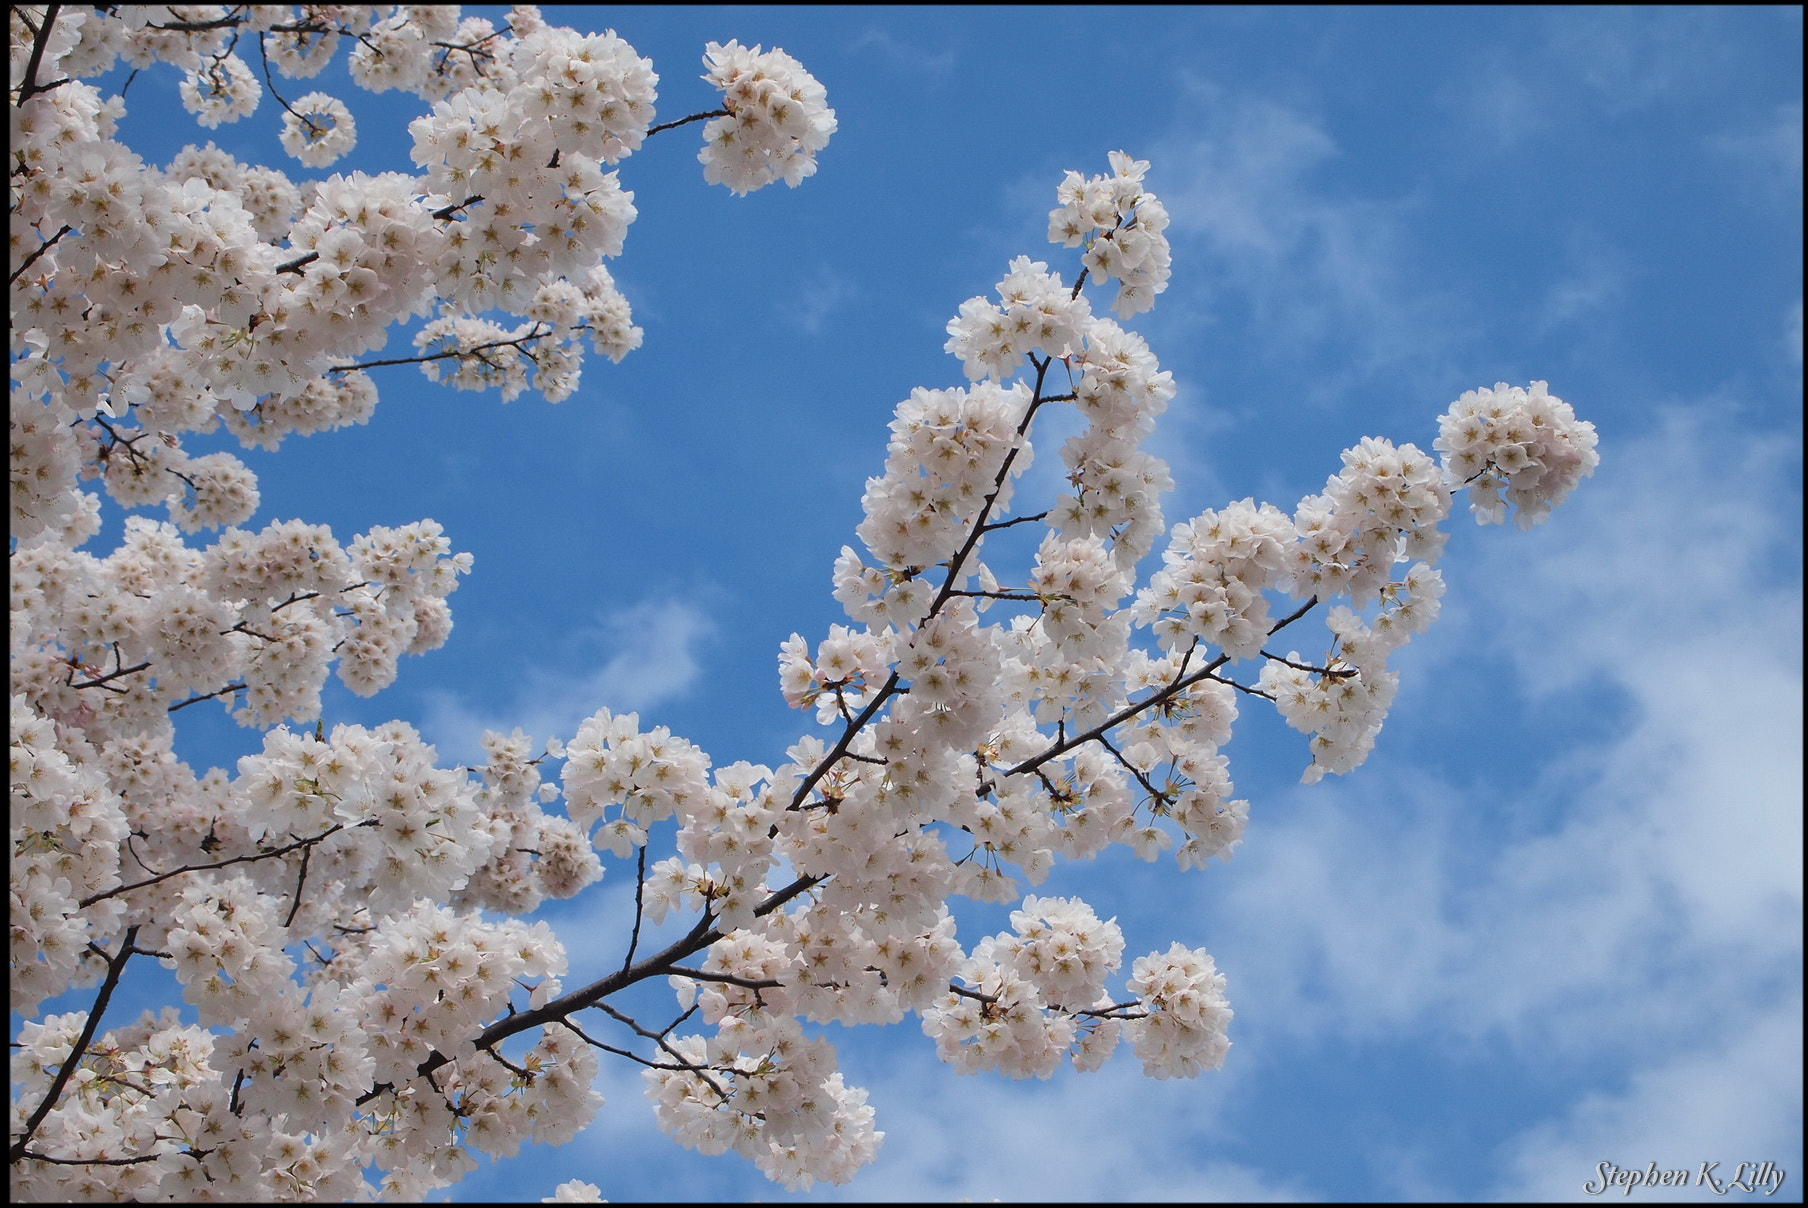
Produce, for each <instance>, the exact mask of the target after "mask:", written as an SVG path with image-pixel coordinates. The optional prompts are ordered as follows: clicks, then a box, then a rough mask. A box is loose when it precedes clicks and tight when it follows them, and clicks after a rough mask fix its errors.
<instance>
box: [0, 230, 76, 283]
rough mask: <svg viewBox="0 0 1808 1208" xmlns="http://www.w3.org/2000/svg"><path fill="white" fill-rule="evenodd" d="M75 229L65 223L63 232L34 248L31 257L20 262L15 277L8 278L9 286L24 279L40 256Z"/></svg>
mask: <svg viewBox="0 0 1808 1208" xmlns="http://www.w3.org/2000/svg"><path fill="white" fill-rule="evenodd" d="M74 229H75V228H74V227H72V226H70V225H69V224H68V223H66V222H65V223H64V224H63V229H62V230H60V231H58V232H57V233H56V234H54V235H52V236H51V237H50V238H48V239H46V240H45V241H44V242H43V243H40V244H39V245H38V246H37V247H36V248H34V249H33V250H32V253H31V255H29V256H27V257H25V259H23V260H21V261H20V262H19V267H18V268H16V269H14V270H13V275H12V276H11V277H9V278H7V282H6V283H7V284H8V285H14V284H17V283H18V280H19V278H20V277H23V276H24V275H25V270H26V269H28V268H30V267H31V266H32V265H34V264H36V263H37V261H38V257H39V256H42V255H43V254H44V253H45V252H48V251H49V250H50V249H51V247H52V246H53V245H55V243H56V241H57V240H59V239H61V238H62V237H63V236H65V235H67V234H68V233H69V232H70V231H73V230H74Z"/></svg>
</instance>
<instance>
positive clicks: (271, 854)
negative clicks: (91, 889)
mask: <svg viewBox="0 0 1808 1208" xmlns="http://www.w3.org/2000/svg"><path fill="white" fill-rule="evenodd" d="M376 824H377V820H376V819H375V818H366V819H365V820H364V821H362V822H354V823H352V824H351V825H352V826H375V825H376ZM345 829H347V828H346V824H345V823H343V822H338V823H335V824H334V825H333V826H332V828H331V829H330V830H325V831H322V832H321V833H320V834H318V835H313V836H311V837H309V838H306V839H297V840H295V842H293V843H291V844H289V845H288V846H286V847H279V848H276V849H274V850H272V851H260V852H255V853H253V854H252V855H249V856H234V857H232V858H231V859H230V860H221V861H219V862H217V863H214V864H185V865H183V866H182V867H181V868H175V869H171V870H170V871H169V872H160V873H158V874H157V875H156V876H154V877H150V878H148V879H146V880H143V881H134V882H133V883H132V884H130V885H120V886H118V887H116V888H113V889H109V890H106V891H104V892H102V893H96V894H90V895H88V896H87V897H85V898H83V899H82V900H81V901H80V902H79V903H77V905H79V906H80V907H82V908H83V909H84V910H85V909H87V908H88V907H89V906H92V905H94V903H96V902H100V901H105V900H106V899H107V898H112V897H117V896H119V895H120V894H122V893H131V892H132V891H133V890H134V889H143V888H145V887H146V886H149V885H155V884H157V883H158V882H159V881H167V880H169V879H170V878H171V877H179V876H181V875H183V874H184V873H190V872H208V871H210V870H212V869H215V868H230V867H231V866H232V865H234V864H250V863H253V862H255V861H258V860H271V859H275V858H276V857H277V856H286V855H288V854H289V853H290V852H292V851H294V850H296V849H297V848H302V847H309V846H311V845H313V844H315V843H319V842H320V841H321V840H323V839H330V838H331V837H332V836H334V835H336V834H338V833H339V832H340V831H342V830H345ZM298 888H299V887H298ZM291 917H293V916H291Z"/></svg>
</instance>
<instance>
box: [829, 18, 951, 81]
mask: <svg viewBox="0 0 1808 1208" xmlns="http://www.w3.org/2000/svg"><path fill="white" fill-rule="evenodd" d="M869 47H870V48H871V49H873V50H876V51H878V52H879V54H880V56H881V57H883V58H885V59H889V60H890V61H891V63H892V65H893V66H894V67H897V68H899V69H901V70H903V71H905V72H907V73H909V74H912V75H919V76H927V77H929V78H931V79H935V80H942V79H946V78H947V77H948V75H949V73H950V72H952V71H953V70H954V64H955V62H956V61H957V59H958V58H959V56H958V55H957V54H956V52H955V50H954V48H953V47H948V48H946V49H943V50H938V51H927V50H924V49H923V48H922V47H920V46H913V45H911V44H909V43H907V42H903V41H900V40H899V39H898V38H895V37H893V36H892V35H891V34H890V33H889V32H888V31H886V30H883V29H880V28H879V27H878V26H876V25H875V26H871V27H869V28H868V29H867V30H866V32H865V33H863V34H861V35H860V37H859V38H858V39H857V40H856V41H855V42H854V44H853V46H852V47H850V49H852V50H865V49H867V48H869Z"/></svg>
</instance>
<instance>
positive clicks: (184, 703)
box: [165, 682, 247, 713]
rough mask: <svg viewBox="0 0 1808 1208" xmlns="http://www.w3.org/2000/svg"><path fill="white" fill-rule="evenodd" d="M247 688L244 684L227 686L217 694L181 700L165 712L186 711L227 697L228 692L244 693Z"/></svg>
mask: <svg viewBox="0 0 1808 1208" xmlns="http://www.w3.org/2000/svg"><path fill="white" fill-rule="evenodd" d="M246 687H247V685H246V684H245V683H243V682H240V683H236V684H227V685H226V686H225V687H224V688H221V689H219V690H218V691H217V692H207V693H204V694H202V695H200V696H191V697H189V698H188V699H187V700H179V701H177V702H176V703H175V704H173V705H171V706H170V707H169V708H168V709H167V710H165V712H168V713H174V712H175V711H176V710H177V709H186V708H188V707H189V706H190V705H198V704H200V703H201V702H202V701H204V700H212V699H213V698H214V697H216V696H225V695H226V694H227V693H228V692H243V691H244V690H245V689H246Z"/></svg>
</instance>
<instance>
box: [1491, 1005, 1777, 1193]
mask: <svg viewBox="0 0 1808 1208" xmlns="http://www.w3.org/2000/svg"><path fill="white" fill-rule="evenodd" d="M1801 1069H1802V1000H1801V997H1800V996H1799V995H1797V996H1795V997H1793V998H1791V999H1788V1000H1786V1001H1784V1002H1782V1003H1779V1004H1778V1005H1777V1006H1776V1007H1775V1008H1773V1009H1771V1010H1768V1011H1764V1012H1761V1013H1759V1014H1757V1015H1756V1016H1754V1017H1749V1018H1746V1019H1743V1020H1741V1021H1740V1026H1739V1027H1738V1028H1729V1029H1726V1030H1724V1031H1722V1032H1720V1033H1718V1034H1716V1035H1713V1036H1712V1037H1710V1038H1708V1039H1707V1042H1706V1043H1704V1044H1700V1045H1695V1046H1689V1047H1688V1048H1687V1049H1686V1050H1685V1051H1684V1052H1683V1053H1682V1055H1680V1056H1678V1057H1676V1058H1675V1059H1673V1060H1669V1061H1660V1062H1656V1063H1654V1064H1653V1065H1652V1066H1651V1067H1650V1068H1646V1069H1641V1070H1639V1071H1638V1072H1637V1073H1636V1074H1634V1075H1633V1076H1632V1078H1631V1079H1630V1080H1629V1082H1628V1084H1627V1087H1626V1089H1625V1091H1624V1092H1622V1093H1619V1094H1591V1095H1588V1096H1586V1097H1584V1098H1583V1099H1582V1100H1581V1101H1580V1102H1579V1103H1577V1104H1576V1105H1575V1107H1574V1108H1573V1109H1571V1110H1570V1111H1569V1112H1567V1113H1565V1115H1564V1116H1563V1117H1562V1118H1561V1119H1557V1120H1550V1121H1545V1122H1542V1123H1540V1124H1538V1125H1537V1126H1535V1127H1534V1128H1532V1129H1530V1130H1528V1131H1527V1132H1526V1133H1525V1134H1523V1135H1521V1136H1520V1137H1518V1138H1516V1139H1515V1140H1513V1141H1512V1142H1511V1143H1510V1144H1509V1145H1508V1146H1507V1147H1506V1157H1507V1163H1506V1167H1507V1169H1506V1174H1505V1177H1504V1178H1503V1180H1502V1183H1501V1185H1500V1186H1499V1187H1498V1188H1497V1189H1496V1191H1495V1195H1494V1197H1492V1198H1499V1199H1503V1200H1598V1199H1600V1198H1601V1196H1600V1194H1598V1193H1597V1194H1590V1193H1589V1192H1588V1191H1587V1190H1586V1187H1587V1184H1589V1183H1590V1182H1593V1183H1595V1184H1596V1186H1597V1188H1598V1187H1599V1185H1600V1179H1601V1171H1600V1164H1601V1163H1602V1162H1612V1163H1613V1164H1614V1165H1616V1166H1619V1167H1621V1168H1622V1169H1626V1170H1645V1169H1648V1168H1649V1166H1650V1164H1651V1163H1652V1162H1656V1163H1657V1165H1658V1169H1659V1170H1677V1169H1681V1170H1687V1171H1688V1172H1689V1173H1690V1176H1691V1177H1690V1180H1689V1181H1688V1182H1687V1183H1686V1184H1685V1185H1681V1186H1675V1187H1669V1188H1648V1187H1640V1188H1638V1189H1637V1191H1636V1192H1635V1194H1636V1195H1637V1197H1638V1199H1639V1200H1640V1201H1641V1202H1642V1201H1647V1200H1651V1199H1667V1200H1685V1201H1691V1202H1696V1203H1699V1202H1700V1201H1702V1200H1704V1199H1709V1198H1711V1197H1713V1196H1715V1194H1716V1193H1715V1188H1714V1187H1713V1186H1712V1185H1708V1184H1704V1183H1702V1182H1701V1181H1700V1174H1701V1171H1702V1167H1703V1165H1704V1164H1705V1163H1715V1164H1716V1165H1714V1166H1712V1167H1710V1168H1709V1170H1708V1174H1709V1175H1710V1176H1712V1177H1713V1178H1714V1179H1716V1180H1718V1181H1719V1182H1720V1184H1721V1185H1723V1186H1724V1185H1726V1184H1729V1183H1731V1182H1732V1181H1733V1180H1734V1179H1736V1178H1738V1177H1740V1175H1741V1174H1742V1173H1745V1172H1742V1171H1741V1169H1740V1164H1741V1163H1744V1162H1749V1163H1751V1164H1752V1166H1753V1167H1757V1166H1760V1165H1761V1164H1762V1163H1764V1162H1775V1163H1777V1164H1778V1165H1779V1166H1782V1167H1783V1168H1784V1169H1785V1171H1786V1174H1787V1181H1786V1182H1785V1183H1784V1184H1783V1186H1782V1187H1781V1188H1779V1189H1778V1190H1781V1191H1782V1192H1784V1198H1786V1199H1789V1198H1795V1199H1799V1198H1800V1197H1801V1182H1800V1180H1801V1177H1802V1172H1801V1169H1800V1166H1799V1160H1798V1159H1797V1155H1799V1154H1800V1153H1801V1131H1800V1120H1801V1095H1802V1075H1801ZM1792 1116H1793V1117H1794V1120H1795V1122H1794V1123H1793V1124H1792V1123H1791V1117H1792ZM1749 1169H1750V1168H1748V1170H1749ZM1754 1173H1755V1172H1754ZM1614 1190H1615V1193H1616V1194H1618V1195H1620V1197H1621V1198H1624V1189H1623V1188H1615V1189H1614Z"/></svg>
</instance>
